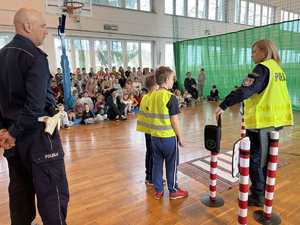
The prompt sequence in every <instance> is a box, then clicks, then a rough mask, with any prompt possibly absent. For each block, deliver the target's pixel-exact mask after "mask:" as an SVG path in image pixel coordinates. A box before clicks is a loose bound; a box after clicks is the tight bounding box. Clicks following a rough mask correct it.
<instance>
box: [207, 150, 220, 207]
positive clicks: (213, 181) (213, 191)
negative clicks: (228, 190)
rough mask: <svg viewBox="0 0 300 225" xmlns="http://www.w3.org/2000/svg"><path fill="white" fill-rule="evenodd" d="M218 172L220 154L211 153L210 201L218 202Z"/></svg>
mask: <svg viewBox="0 0 300 225" xmlns="http://www.w3.org/2000/svg"><path fill="white" fill-rule="evenodd" d="M217 170H218V153H216V152H211V156H210V174H209V198H210V201H212V202H214V201H216V197H217V178H218V174H217Z"/></svg>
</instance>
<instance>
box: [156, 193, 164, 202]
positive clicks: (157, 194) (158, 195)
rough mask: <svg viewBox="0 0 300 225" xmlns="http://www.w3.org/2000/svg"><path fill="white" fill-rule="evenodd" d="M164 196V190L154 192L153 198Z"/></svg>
mask: <svg viewBox="0 0 300 225" xmlns="http://www.w3.org/2000/svg"><path fill="white" fill-rule="evenodd" d="M163 196H164V192H163V191H162V192H155V195H154V198H155V199H157V200H159V199H161V198H162V197H163Z"/></svg>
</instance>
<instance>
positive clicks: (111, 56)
mask: <svg viewBox="0 0 300 225" xmlns="http://www.w3.org/2000/svg"><path fill="white" fill-rule="evenodd" d="M1 40H2V39H1V35H0V44H1V43H2V42H1ZM54 45H55V50H56V51H55V54H56V66H57V67H60V57H61V42H60V39H59V38H55V39H54ZM90 46H93V48H92V49H90ZM152 49H153V46H152V42H150V41H148V42H147V41H138V40H134V41H124V40H122V41H121V40H98V39H89V40H83V39H80V38H75V37H74V38H69V39H66V50H67V56H68V58H69V62H70V68H71V69H75V68H77V67H80V68H82V67H86V68H89V67H91V66H92V67H96V68H97V69H99V68H100V67H112V66H117V67H119V66H132V67H138V66H143V67H150V68H152V66H153V52H152ZM92 51H93V52H92ZM91 56H93V57H95V58H94V59H95V60H91V58H90V57H91ZM72 57H73V60H74V61H73V62H72ZM92 61H94V62H95V65H91V62H92Z"/></svg>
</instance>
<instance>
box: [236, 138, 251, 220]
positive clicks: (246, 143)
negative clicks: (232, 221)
mask: <svg viewBox="0 0 300 225" xmlns="http://www.w3.org/2000/svg"><path fill="white" fill-rule="evenodd" d="M249 163H250V139H249V138H248V137H245V138H243V139H242V140H241V143H240V167H239V170H240V178H239V211H238V225H247V224H248V194H249Z"/></svg>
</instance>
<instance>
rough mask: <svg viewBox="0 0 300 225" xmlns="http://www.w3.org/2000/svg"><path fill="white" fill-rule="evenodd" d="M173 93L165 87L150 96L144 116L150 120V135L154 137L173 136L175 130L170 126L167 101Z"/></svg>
mask: <svg viewBox="0 0 300 225" xmlns="http://www.w3.org/2000/svg"><path fill="white" fill-rule="evenodd" d="M172 95H173V94H172V93H171V92H169V91H167V90H166V89H159V90H157V91H155V92H153V94H152V95H151V97H150V100H149V107H150V109H149V113H146V115H145V117H146V118H149V119H150V121H151V126H150V127H149V128H150V129H151V136H154V137H174V136H176V135H175V131H174V129H173V128H172V125H171V120H170V115H169V109H168V107H167V104H168V102H169V101H170V98H171V96H172Z"/></svg>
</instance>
